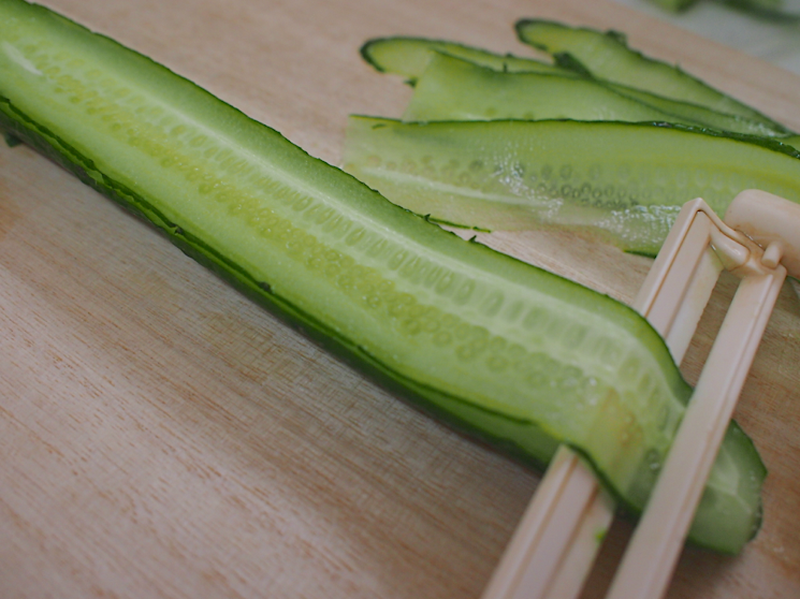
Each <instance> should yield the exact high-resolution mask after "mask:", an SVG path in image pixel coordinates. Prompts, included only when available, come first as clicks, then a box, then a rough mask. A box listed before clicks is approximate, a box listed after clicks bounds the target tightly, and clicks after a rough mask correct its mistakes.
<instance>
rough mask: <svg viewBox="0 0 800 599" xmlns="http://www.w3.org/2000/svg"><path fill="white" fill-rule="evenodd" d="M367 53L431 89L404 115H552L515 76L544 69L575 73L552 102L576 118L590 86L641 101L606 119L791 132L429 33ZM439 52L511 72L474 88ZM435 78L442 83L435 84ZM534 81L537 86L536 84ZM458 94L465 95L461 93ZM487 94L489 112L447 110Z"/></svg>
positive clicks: (379, 44) (608, 96) (607, 96)
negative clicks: (540, 110) (510, 100)
mask: <svg viewBox="0 0 800 599" xmlns="http://www.w3.org/2000/svg"><path fill="white" fill-rule="evenodd" d="M362 53H363V54H364V56H365V58H366V59H367V60H368V61H369V62H370V64H372V66H374V67H375V68H376V69H377V70H379V71H381V72H388V73H394V74H399V75H405V76H406V77H409V78H410V80H411V81H413V82H414V86H415V88H425V91H421V90H419V89H416V90H415V91H416V93H415V95H414V96H413V97H412V103H416V104H417V106H415V107H414V110H415V111H416V110H419V109H420V105H423V106H424V112H420V113H419V114H414V112H407V113H406V114H405V115H404V119H405V120H461V119H464V120H467V119H472V118H492V119H503V118H520V117H522V118H528V117H529V115H530V114H531V113H532V114H534V115H537V116H536V118H549V117H545V116H542V115H541V114H537V112H536V111H534V110H532V109H531V108H530V107H528V108H524V107H523V106H522V98H521V96H522V94H523V93H524V92H523V89H521V88H522V87H524V85H525V84H520V83H519V82H515V80H517V81H519V80H525V77H521V78H517V77H515V75H516V74H518V73H519V74H524V73H540V74H542V75H551V76H553V77H555V76H561V77H570V78H571V79H574V80H575V84H574V85H575V87H576V88H577V89H575V90H571V91H568V92H565V94H561V93H559V94H557V95H556V96H551V97H552V102H553V103H554V104H557V105H558V106H561V107H562V108H561V110H560V112H561V113H562V115H563V117H564V118H571V119H575V120H584V119H585V118H586V117H585V116H584V115H585V112H584V113H581V114H579V113H573V112H571V111H570V110H567V107H572V105H573V104H572V103H573V102H574V101H578V102H579V105H580V106H581V107H588V106H591V104H590V103H589V102H588V101H586V100H583V98H582V93H583V90H584V89H587V88H588V89H590V90H592V93H593V94H595V95H598V94H599V95H601V96H602V97H601V98H600V100H606V101H612V102H614V103H615V104H616V106H617V107H618V108H624V106H625V103H624V102H623V101H622V100H620V98H619V96H618V95H622V96H625V97H626V98H628V99H629V100H635V101H636V103H631V102H628V106H629V107H630V106H633V107H635V109H633V111H632V113H631V114H623V115H620V114H619V112H617V111H615V112H614V113H611V112H610V111H607V112H606V113H605V114H604V116H602V118H603V119H609V118H612V117H611V116H610V115H611V114H615V115H616V116H615V117H614V118H619V119H620V120H665V121H669V122H677V123H684V124H695V125H700V126H704V127H710V128H712V129H716V130H719V131H732V132H734V133H742V134H745V135H762V136H765V137H783V136H785V135H786V132H785V131H786V130H785V129H784V128H782V127H781V128H778V129H776V128H775V127H771V126H769V125H767V124H766V123H764V122H762V121H756V120H751V119H747V118H745V117H743V116H737V115H731V114H726V113H722V112H718V111H715V110H711V109H710V108H706V107H705V106H700V105H697V104H691V103H689V102H682V101H679V100H674V99H672V98H665V97H664V96H660V95H657V94H654V93H650V92H646V91H643V90H640V89H637V88H633V87H629V86H626V85H620V84H618V83H612V82H609V81H604V80H602V79H596V78H591V77H584V76H580V75H578V74H577V73H575V72H573V71H571V70H568V69H553V68H550V69H547V70H543V69H542V66H549V65H543V63H541V62H538V61H535V60H530V59H524V58H519V57H509V56H500V55H497V54H492V53H491V52H488V51H486V50H481V49H480V48H475V47H472V46H463V45H460V44H454V43H452V42H445V41H439V40H427V39H424V38H378V39H375V40H371V41H370V42H368V43H367V44H366V45H365V46H364V47H363V48H362ZM436 55H438V56H439V57H441V56H450V57H452V59H453V60H452V61H451V62H452V65H451V68H452V69H453V70H455V69H456V68H458V67H457V66H456V65H457V63H456V62H455V61H456V60H461V61H465V62H469V63H472V64H474V65H477V66H481V67H485V68H487V69H492V70H493V71H496V72H498V73H506V74H507V75H508V76H507V77H500V76H497V77H490V76H488V75H486V76H485V80H484V81H482V82H477V81H476V83H481V84H482V85H483V87H482V86H481V85H477V84H476V85H475V87H474V88H472V89H470V88H468V86H467V84H466V83H464V82H460V81H459V80H458V77H457V75H456V74H455V73H451V72H450V71H449V69H447V63H446V62H445V61H444V60H442V59H441V58H439V59H437V60H436V61H435V62H436V63H438V64H436V65H435V66H432V65H431V61H432V57H434V56H436ZM460 68H461V70H462V71H466V69H465V67H463V66H461V67H460ZM423 74H425V79H426V80H427V81H424V82H420V78H421V77H423ZM444 77H447V81H446V83H445V81H444V79H443V78H444ZM431 79H433V81H436V82H437V83H433V82H432V81H431ZM528 79H529V80H531V81H533V80H535V79H536V78H534V77H529V78H528ZM529 84H530V85H532V83H529ZM445 85H447V86H453V87H454V88H458V90H459V91H458V92H455V91H454V90H448V89H445V87H444V86H445ZM592 85H594V87H592ZM563 87H564V88H566V89H567V90H569V87H568V86H567V85H566V84H565V83H564V84H563ZM600 87H602V88H604V89H605V90H606V91H605V92H602V91H599V90H598V89H597V88H600ZM430 88H437V89H440V90H441V92H436V93H434V92H432V91H431V89H430ZM509 88H513V89H514V90H515V91H513V92H512V91H507V90H508V89H509ZM612 92H616V94H618V95H617V96H615V95H614V94H613V93H612ZM531 93H533V92H531ZM573 93H575V94H577V96H578V97H577V98H573V97H572V94H573ZM440 94H441V95H440ZM458 94H461V95H460V96H459V95H458ZM511 94H513V95H515V96H516V98H515V100H514V109H513V110H510V109H509V108H508V107H507V105H506V104H505V102H503V103H502V104H500V103H499V101H500V100H501V99H503V100H505V98H502V97H501V98H498V97H497V96H501V95H504V96H508V95H511ZM418 95H424V96H425V97H426V98H425V100H422V99H420V98H419V97H418ZM486 95H491V96H493V99H494V101H495V103H496V104H497V106H492V107H488V106H487V107H484V108H483V111H484V113H485V114H475V112H474V110H475V109H474V108H473V109H471V110H470V111H469V113H465V112H464V111H462V110H459V111H458V112H456V111H455V110H453V112H450V113H448V111H447V106H449V107H450V108H451V109H452V108H454V107H453V105H452V103H451V102H452V100H453V99H455V100H457V102H458V104H459V105H460V106H462V107H463V106H465V105H467V104H469V105H470V106H473V107H474V106H476V105H477V104H480V103H485V102H487V100H485V99H484V97H485V96H486ZM448 103H449V104H448ZM642 103H644V104H647V105H649V106H650V107H652V108H653V109H656V110H657V111H658V112H653V113H651V114H649V115H642V114H641V113H642V106H641V104H642ZM595 108H596V111H597V112H595V114H597V113H600V107H599V106H596V107H595ZM429 109H433V110H435V112H436V114H435V115H434V114H432V113H428V110H429ZM490 109H492V110H491V112H489V113H488V114H487V113H486V111H488V110H490ZM637 113H638V114H639V115H641V116H640V117H634V115H635V114H637ZM664 113H668V114H664ZM470 115H471V116H470Z"/></svg>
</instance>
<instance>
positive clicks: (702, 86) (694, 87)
mask: <svg viewBox="0 0 800 599" xmlns="http://www.w3.org/2000/svg"><path fill="white" fill-rule="evenodd" d="M515 28H516V31H517V36H518V37H519V39H520V41H522V42H523V43H527V44H530V45H531V46H533V47H534V48H537V49H540V50H544V51H545V52H548V53H550V54H551V55H552V56H553V57H554V59H555V60H556V63H557V64H561V65H572V66H573V68H575V67H576V66H577V67H578V68H579V69H581V71H582V72H589V73H591V74H592V76H594V77H597V78H599V79H604V80H607V81H611V82H614V83H619V84H622V85H627V86H629V87H633V88H638V89H641V90H644V91H648V92H651V93H654V94H658V95H662V96H666V97H668V98H673V99H676V100H681V101H683V102H689V103H692V104H699V105H701V106H706V107H707V108H710V109H712V110H715V111H718V112H723V113H728V114H732V115H738V116H742V117H744V118H746V119H749V120H754V121H758V122H761V123H763V124H764V125H766V126H767V127H769V128H771V129H774V130H775V131H776V132H777V133H779V134H784V135H789V134H791V132H790V131H789V130H788V129H786V128H785V127H783V126H782V125H780V124H779V123H776V122H775V121H773V120H772V119H770V118H768V117H766V116H765V115H763V114H761V113H760V112H758V111H757V110H755V109H754V108H751V107H749V106H747V105H745V104H742V103H741V102H739V101H738V100H735V99H733V98H731V97H730V96H727V95H725V94H724V93H722V92H720V91H719V90H716V89H714V88H712V87H711V86H709V85H707V84H706V83H703V82H702V81H700V80H699V79H696V78H695V77H692V76H691V75H689V74H688V73H685V72H684V71H682V70H681V69H680V68H678V67H676V66H672V65H670V64H667V63H665V62H661V61H658V60H654V59H652V58H648V57H645V56H643V55H642V54H641V53H639V52H637V51H635V50H632V49H631V48H629V47H628V45H627V42H626V39H625V36H624V35H623V34H621V33H619V32H616V31H607V32H605V33H603V32H600V31H596V30H594V29H589V28H583V27H569V26H567V25H564V24H562V23H556V22H554V21H546V20H541V19H523V20H520V21H518V22H517V23H516V25H515Z"/></svg>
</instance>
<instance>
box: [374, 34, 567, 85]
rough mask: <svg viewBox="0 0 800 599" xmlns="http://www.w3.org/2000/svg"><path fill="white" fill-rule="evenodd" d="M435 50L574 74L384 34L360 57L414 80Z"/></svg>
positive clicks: (508, 66)
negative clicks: (384, 35)
mask: <svg viewBox="0 0 800 599" xmlns="http://www.w3.org/2000/svg"><path fill="white" fill-rule="evenodd" d="M433 52H441V53H444V54H449V55H451V56H456V57H458V58H462V59H464V60H468V61H470V62H472V63H474V64H479V65H482V66H485V67H489V68H491V69H494V70H496V71H507V72H517V71H524V72H528V73H560V74H562V75H564V76H567V77H569V76H575V73H574V72H573V71H571V70H569V69H564V68H561V67H559V66H556V65H553V64H548V63H545V62H541V61H538V60H534V59H532V58H521V57H519V56H513V55H511V54H495V53H493V52H489V51H488V50H482V49H480V48H475V47H473V46H467V45H464V44H459V43H456V42H449V41H445V40H432V39H427V38H421V37H381V38H375V39H371V40H369V41H367V42H366V43H365V44H364V45H363V46H361V56H362V57H363V58H364V60H366V61H367V62H368V63H369V64H371V65H372V66H373V67H375V69H377V70H378V71H380V72H382V73H393V74H395V75H403V76H405V77H407V78H408V80H409V81H410V82H411V83H415V82H416V81H417V79H419V77H420V76H421V75H422V72H423V71H424V70H425V67H426V66H427V65H428V61H429V60H430V59H431V56H432V55H433V54H432V53H433Z"/></svg>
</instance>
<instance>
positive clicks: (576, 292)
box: [0, 0, 764, 552]
mask: <svg viewBox="0 0 800 599" xmlns="http://www.w3.org/2000/svg"><path fill="white" fill-rule="evenodd" d="M0 128H2V129H4V130H5V131H6V132H7V133H9V134H10V135H12V136H14V137H16V138H19V139H22V140H24V141H26V142H27V143H29V144H31V145H32V146H34V147H35V148H38V149H39V150H41V151H43V152H44V153H46V154H47V155H49V156H51V157H52V158H54V159H56V160H58V161H59V162H60V163H61V164H63V165H64V166H66V167H67V168H69V169H71V170H72V171H73V172H74V173H75V174H77V175H78V176H79V177H81V178H82V179H83V180H84V181H85V182H87V183H88V184H90V185H92V186H93V187H95V188H97V189H98V190H100V191H102V192H103V193H105V194H107V195H109V196H110V197H112V198H114V199H115V200H117V201H119V202H121V203H122V204H123V205H124V206H126V207H128V208H130V209H131V210H133V211H135V212H137V213H139V214H140V215H142V216H144V217H145V218H147V219H149V220H150V221H151V222H152V223H153V224H155V225H156V226H158V227H159V228H160V229H162V230H163V231H164V232H165V233H166V234H167V235H168V236H169V238H170V239H171V240H172V241H173V242H174V243H176V244H177V245H178V246H179V247H181V248H182V249H183V250H184V251H186V252H187V253H188V254H190V255H192V256H193V257H195V258H196V259H198V260H199V261H201V262H203V263H204V264H206V265H208V266H210V267H212V268H213V269H215V270H216V271H217V272H218V273H220V274H221V275H223V276H224V277H226V278H227V279H228V280H230V281H231V282H232V283H234V284H235V285H236V286H237V287H239V288H240V289H242V290H243V291H245V292H246V293H248V294H249V295H250V296H251V297H253V298H254V299H255V300H256V301H258V302H260V303H261V304H262V305H264V306H265V307H267V308H269V309H272V310H274V311H275V312H276V313H278V314H280V315H282V316H283V317H285V318H287V319H288V320H290V321H292V322H294V323H295V324H297V325H298V326H300V327H301V328H302V329H304V330H305V331H306V332H307V333H308V334H309V335H311V336H313V337H314V338H316V339H318V340H320V341H321V342H322V343H323V344H324V345H325V346H326V347H328V348H330V349H331V350H333V351H336V352H338V353H339V354H341V355H343V356H344V357H345V358H346V359H348V360H350V361H351V362H353V363H355V364H357V365H358V366H359V367H361V368H362V369H363V370H364V371H365V372H367V373H369V374H371V375H373V376H375V377H376V378H378V379H380V380H382V381H383V382H384V383H386V384H388V385H390V386H391V387H393V388H396V389H398V390H400V391H402V392H403V393H405V394H407V395H408V396H410V397H411V398H413V399H414V400H416V401H417V402H418V404H419V405H421V406H423V407H426V408H429V409H431V410H432V411H434V412H435V413H437V414H439V415H440V416H442V417H444V418H446V419H448V421H450V422H452V423H455V424H457V425H460V426H462V427H464V428H466V429H469V430H471V431H472V432H474V433H476V434H478V435H481V436H483V437H485V438H488V439H490V440H492V441H493V442H495V443H497V444H498V445H499V446H501V447H503V448H505V449H507V450H509V451H511V452H512V453H514V454H516V455H518V456H522V457H524V458H525V459H527V460H528V461H531V462H539V463H544V462H546V461H548V460H549V458H550V457H551V455H552V451H553V449H554V447H555V446H556V445H557V444H558V443H561V442H565V443H569V444H571V445H573V446H575V447H576V448H577V449H578V450H579V451H581V452H582V453H583V454H584V455H586V456H587V458H588V459H589V460H590V461H591V463H593V464H594V466H595V467H596V468H597V470H598V472H599V473H600V476H602V477H603V479H604V480H605V481H606V482H607V484H608V486H609V488H610V489H611V490H612V491H613V492H614V493H616V494H618V495H619V497H620V498H621V499H622V500H623V501H624V502H625V504H626V505H628V506H629V507H631V508H632V509H639V508H641V506H642V505H643V503H644V502H645V500H646V498H647V496H648V493H649V492H650V489H651V488H652V485H653V481H654V478H655V476H656V472H657V471H658V468H659V465H660V464H661V461H662V457H663V455H664V453H665V452H666V450H667V448H668V447H669V444H670V442H671V439H672V438H673V434H674V430H675V427H676V425H677V423H678V422H679V420H680V418H681V415H682V413H683V411H684V404H685V402H686V400H687V399H688V397H689V395H690V393H691V389H690V388H689V386H688V385H687V384H686V383H685V381H684V380H683V379H682V377H681V375H680V372H679V371H678V369H677V367H676V366H675V364H674V363H673V361H672V360H671V358H670V355H669V352H668V350H667V348H666V346H665V345H664V343H663V341H662V340H661V339H660V337H659V336H658V335H657V334H656V333H655V331H654V330H653V329H652V328H651V327H650V326H649V325H648V323H647V322H646V321H645V320H644V319H643V318H641V317H640V316H639V315H638V314H636V313H635V312H634V311H633V310H631V309H630V308H628V307H627V306H625V305H623V304H620V303H619V302H616V301H613V300H612V299H610V298H608V297H606V296H603V295H600V294H598V293H595V292H593V291H590V290H588V289H586V288H584V287H582V286H580V285H577V284H575V283H573V282H570V281H567V280H565V279H563V278H561V277H558V276H555V275H553V274H550V273H547V272H545V271H542V270H540V269H536V268H533V267H531V266H529V265H526V264H524V263H521V262H519V261H517V260H514V259H512V258H510V257H508V256H504V255H502V254H499V253H497V252H494V251H491V250H489V249H488V248H486V247H484V246H481V245H479V244H476V243H469V242H466V241H463V240H461V239H459V238H458V237H456V236H455V235H452V234H449V233H446V232H444V231H443V230H442V229H440V228H439V227H437V226H435V225H433V224H431V223H429V222H426V220H425V219H423V218H419V217H417V216H414V215H413V214H411V213H409V212H407V211H405V210H402V209H400V208H398V207H396V206H394V205H392V204H390V203H389V202H387V201H385V200H384V199H383V198H381V197H380V196H379V195H378V194H377V193H376V192H374V191H372V190H371V189H369V188H368V187H366V186H365V185H363V184H362V183H360V182H358V181H357V180H356V179H354V178H353V177H351V176H350V175H347V174H345V173H343V172H342V171H340V170H338V169H336V168H334V167H331V166H329V165H327V164H325V163H323V162H321V161H319V160H316V159H314V158H312V157H310V156H309V155H308V154H306V153H305V152H303V151H302V150H301V149H300V148H298V147H296V146H294V145H293V144H291V143H290V142H289V141H287V140H286V139H285V138H284V137H282V136H281V135H280V134H278V133H277V132H275V131H274V130H272V129H270V128H268V127H266V126H264V125H261V124H259V123H257V122H255V121H253V120H251V119H249V118H247V117H246V116H245V115H243V114H242V113H241V112H239V111H237V110H236V109H234V108H232V107H231V106H229V105H227V104H225V103H223V102H221V101H220V100H218V99H217V98H215V97H213V96H211V95H210V94H208V93H207V92H205V91H203V90H202V89H200V88H198V87H197V86H195V85H194V84H192V83H191V82H189V81H187V80H185V79H183V78H181V77H179V76H177V75H175V74H174V73H172V72H170V71H168V70H167V69H166V68H164V67H162V66H159V65H157V64H156V63H154V62H152V61H151V60H149V59H147V58H145V57H143V56H141V55H139V54H136V53H135V52H133V51H131V50H128V49H126V48H123V47H122V46H120V45H118V44H116V43H115V42H113V41H112V40H110V39H108V38H105V37H102V36H99V35H94V34H92V33H90V32H88V31H87V30H85V29H83V28H82V27H79V26H77V25H76V24H74V23H72V22H70V21H68V20H66V19H64V18H62V17H59V16H57V15H56V14H54V13H52V12H50V11H48V10H47V9H45V8H42V7H39V6H35V5H29V4H27V3H26V2H24V1H23V0H2V1H0ZM730 430H731V432H730V433H729V435H728V437H726V442H725V444H724V446H723V449H722V450H721V453H720V458H719V460H718V463H719V464H720V466H718V467H717V468H716V469H715V471H714V472H715V474H714V475H713V477H712V482H711V484H710V485H709V487H708V488H709V489H710V490H709V493H710V494H711V495H712V496H713V498H714V500H715V503H714V504H707V505H705V507H702V508H701V510H700V511H699V512H698V515H697V524H696V528H695V530H697V531H701V532H702V534H694V536H693V538H694V539H695V540H696V541H697V542H699V543H701V544H704V545H708V546H711V547H715V548H717V549H720V550H723V551H729V552H735V551H738V550H739V549H740V548H741V546H742V544H743V543H744V542H745V541H746V540H747V539H748V538H750V537H751V536H752V534H753V533H754V531H755V528H756V527H757V524H758V521H759V514H760V499H759V491H758V488H759V485H760V481H761V480H763V477H764V470H763V465H762V464H761V462H760V460H759V458H758V455H757V453H756V452H755V450H754V449H753V447H752V444H751V443H750V441H749V439H747V438H746V437H744V436H743V435H740V434H739V433H738V432H737V431H738V429H737V428H736V427H735V426H733V427H732V428H731V429H730ZM720 481H721V482H720ZM743 481H744V482H743ZM753 481H756V484H755V486H754V485H753ZM719 505H726V506H728V505H730V506H733V508H732V511H730V513H728V514H727V516H726V517H725V518H720V517H719V510H718V506H719Z"/></svg>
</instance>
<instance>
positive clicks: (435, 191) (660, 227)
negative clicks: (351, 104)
mask: <svg viewBox="0 0 800 599" xmlns="http://www.w3.org/2000/svg"><path fill="white" fill-rule="evenodd" d="M344 168H345V170H347V171H348V172H350V173H352V174H354V175H355V176H356V177H358V178H359V179H361V180H362V181H365V182H366V183H367V184H368V185H370V186H372V187H374V188H375V189H377V190H378V191H380V192H381V193H383V194H384V195H385V196H386V197H387V198H388V199H389V200H391V201H393V202H395V203H397V204H399V205H401V206H403V207H405V208H407V209H409V210H411V211H413V212H416V213H418V214H425V215H428V217H429V218H430V219H431V220H434V221H437V222H441V223H447V224H451V225H456V226H462V227H467V228H479V229H482V230H495V229H506V230H515V229H516V230H520V229H525V228H531V227H537V226H538V227H542V226H547V227H566V228H570V229H581V228H585V229H586V230H587V231H589V232H591V234H592V235H600V236H604V237H605V238H606V239H607V240H608V241H610V242H613V243H615V244H617V245H618V246H619V247H621V248H622V249H624V250H627V251H630V252H636V253H641V254H646V255H655V254H656V253H657V252H658V249H659V248H660V247H661V244H662V243H663V241H664V238H665V237H666V234H667V232H668V231H669V229H670V227H671V226H672V223H673V221H674V218H675V216H676V215H677V213H678V211H679V210H680V206H681V205H682V204H683V203H684V202H686V201H688V200H690V199H692V198H695V197H702V198H703V199H705V200H706V201H707V202H708V203H709V205H710V206H711V207H712V208H713V209H714V210H715V211H716V212H717V213H718V214H723V213H724V211H725V209H726V208H727V205H728V203H729V202H730V201H731V200H732V199H733V198H734V196H735V195H736V194H737V193H738V192H739V191H742V190H744V189H749V188H758V189H764V190H767V191H771V192H772V193H775V194H777V195H780V196H783V197H785V198H787V199H790V200H792V201H795V202H800V153H798V151H797V150H795V149H794V148H792V147H789V146H787V145H784V144H781V143H779V142H775V141H771V140H767V139H764V138H755V137H744V136H742V137H730V136H723V135H720V134H712V133H710V132H708V131H706V130H700V129H692V128H688V127H681V126H678V125H668V124H663V123H662V124H647V123H644V124H642V123H622V122H610V121H609V122H600V121H597V122H579V121H473V122H470V121H460V122H436V123H428V124H422V123H401V122H399V121H393V120H390V119H377V118H368V117H351V119H350V125H349V127H348V130H347V135H346V141H345V152H344ZM500 208H502V209H500Z"/></svg>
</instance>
